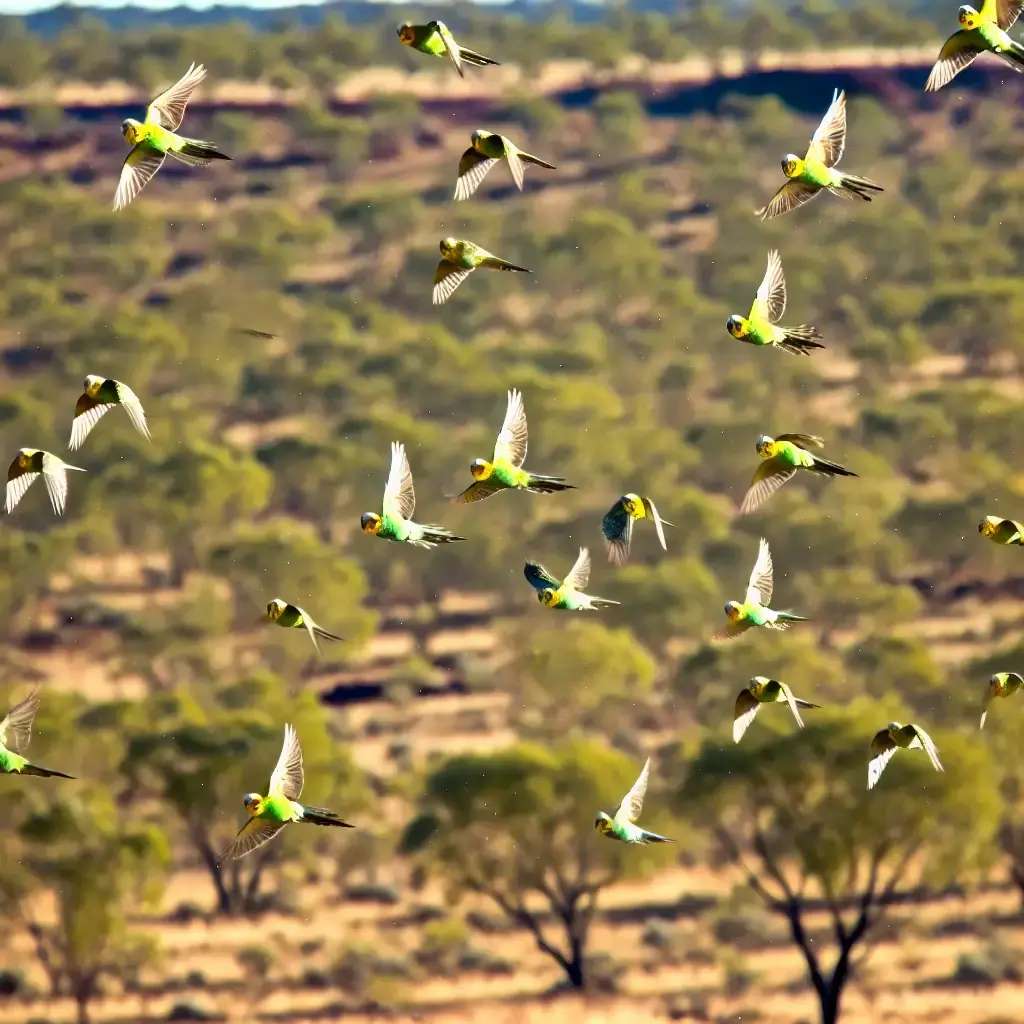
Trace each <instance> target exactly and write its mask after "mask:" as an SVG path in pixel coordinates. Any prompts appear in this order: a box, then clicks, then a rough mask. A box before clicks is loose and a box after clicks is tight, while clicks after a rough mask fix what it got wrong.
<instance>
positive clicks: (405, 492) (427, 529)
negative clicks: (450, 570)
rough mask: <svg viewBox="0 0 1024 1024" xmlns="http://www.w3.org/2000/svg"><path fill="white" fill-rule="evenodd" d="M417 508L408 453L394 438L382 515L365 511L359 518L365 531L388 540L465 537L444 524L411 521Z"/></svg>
mask: <svg viewBox="0 0 1024 1024" xmlns="http://www.w3.org/2000/svg"><path fill="white" fill-rule="evenodd" d="M415 511H416V492H415V491H414V490H413V486H412V470H411V469H410V468H409V459H408V457H407V456H406V454H405V445H403V444H399V443H398V442H397V441H392V442H391V471H390V472H389V473H388V482H387V484H386V485H385V487H384V508H383V513H384V514H383V515H377V513H376V512H364V513H363V515H362V518H361V519H360V520H359V523H360V526H362V528H363V530H364V531H365V532H366V533H369V534H373V536H375V537H383V538H384V539H385V540H397V541H404V542H405V543H407V544H413V545H415V546H416V547H418V548H432V547H436V546H437V545H438V544H451V543H453V542H454V541H457V540H465V539H466V538H465V537H456V536H455V534H454V533H451V532H450V531H449V530H446V529H445V528H444V527H443V526H421V525H420V524H419V523H414V522H413V521H412V514H413V512H415Z"/></svg>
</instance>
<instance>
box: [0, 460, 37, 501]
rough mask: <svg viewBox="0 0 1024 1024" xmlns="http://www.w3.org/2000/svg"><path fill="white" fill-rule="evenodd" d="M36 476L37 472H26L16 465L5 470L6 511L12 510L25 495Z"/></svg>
mask: <svg viewBox="0 0 1024 1024" xmlns="http://www.w3.org/2000/svg"><path fill="white" fill-rule="evenodd" d="M38 476H39V474H38V473H32V472H29V473H26V472H24V471H23V470H21V469H18V467H17V466H16V465H12V466H11V468H10V469H8V470H7V495H6V501H5V503H4V508H5V509H6V510H7V511H8V512H13V511H14V507H15V506H16V505H17V504H18V502H19V501H21V499H22V498H24V497H25V492H26V491H27V490H28V489H29V488H30V487H31V486H32V485H33V484H34V483H35V482H36V479H37V478H38Z"/></svg>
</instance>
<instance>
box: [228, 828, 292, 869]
mask: <svg viewBox="0 0 1024 1024" xmlns="http://www.w3.org/2000/svg"><path fill="white" fill-rule="evenodd" d="M284 826H285V822H283V821H270V820H268V819H267V818H250V819H249V820H248V821H247V822H246V823H245V824H244V825H243V826H242V827H241V828H240V829H239V830H238V834H237V835H236V836H235V838H234V839H233V840H232V841H231V845H230V846H228V848H227V849H226V850H225V851H224V852H223V853H222V854H221V855H220V857H219V858H218V863H220V862H222V861H225V860H238V859H239V858H240V857H245V856H247V855H248V854H250V853H252V851H253V850H256V849H258V848H259V847H261V846H262V845H263V844H264V843H269V842H270V840H271V839H273V838H274V836H276V835H277V833H278V832H280V831H281V829H282V828H284Z"/></svg>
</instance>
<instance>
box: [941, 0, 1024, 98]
mask: <svg viewBox="0 0 1024 1024" xmlns="http://www.w3.org/2000/svg"><path fill="white" fill-rule="evenodd" d="M1021 8H1024V0H985V2H984V3H983V4H982V5H981V10H980V11H977V10H975V9H974V8H973V7H971V5H970V4H964V5H963V6H962V7H961V8H960V10H959V12H958V14H957V20H958V21H959V22H960V24H961V26H963V27H962V28H961V29H960V30H959V31H957V32H954V33H953V34H952V35H951V36H950V37H949V38H948V39H947V40H946V41H945V42H944V43H943V44H942V49H941V50H939V58H938V60H937V61H936V62H935V66H934V67H933V68H932V70H931V73H930V74H929V75H928V81H927V82H925V85H924V91H925V92H935V91H936V90H938V89H941V88H942V87H943V86H944V85H949V83H950V82H952V81H953V79H954V78H956V76H957V75H959V74H960V72H961V71H963V69H964V68H966V67H967V66H968V65H970V64H971V63H973V61H974V58H975V57H977V56H978V55H979V54H982V53H986V52H988V53H994V54H995V55H996V56H997V57H1001V58H1002V59H1003V61H1004V62H1005V63H1006V64H1008V65H1009V66H1010V67H1011V68H1013V70H1014V71H1024V46H1021V44H1020V43H1018V42H1016V41H1015V40H1013V39H1011V38H1010V37H1009V35H1008V34H1007V33H1008V32H1009V30H1010V29H1011V28H1013V24H1014V22H1015V21H1016V20H1017V18H1018V16H1019V15H1020V12H1021Z"/></svg>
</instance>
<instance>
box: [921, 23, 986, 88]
mask: <svg viewBox="0 0 1024 1024" xmlns="http://www.w3.org/2000/svg"><path fill="white" fill-rule="evenodd" d="M979 53H984V48H983V47H981V46H979V45H978V43H977V41H976V37H975V36H974V35H972V34H971V33H969V32H965V31H964V30H963V29H961V30H960V31H959V32H954V33H953V34H952V35H951V36H950V37H949V38H948V39H947V40H946V41H945V42H944V43H943V44H942V49H941V50H939V56H938V59H937V60H936V61H935V65H934V67H933V68H932V69H931V71H930V72H929V74H928V81H927V82H925V83H924V91H925V92H936V91H938V90H939V89H941V88H942V87H943V86H944V85H949V83H950V82H952V81H953V79H954V78H956V76H957V75H959V74H960V72H961V71H963V69H964V68H966V67H967V66H968V65H970V64H971V63H972V62H973V60H974V58H975V57H977V56H978V54H979Z"/></svg>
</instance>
